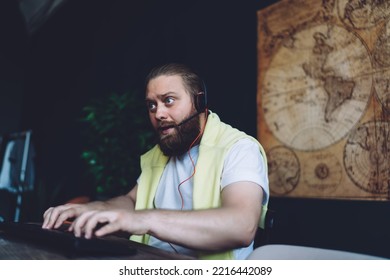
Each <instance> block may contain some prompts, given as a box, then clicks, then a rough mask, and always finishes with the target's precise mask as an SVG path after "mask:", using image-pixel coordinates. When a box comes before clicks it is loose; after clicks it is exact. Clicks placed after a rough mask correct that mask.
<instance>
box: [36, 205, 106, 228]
mask: <svg viewBox="0 0 390 280" xmlns="http://www.w3.org/2000/svg"><path fill="white" fill-rule="evenodd" d="M94 209H98V205H97V203H87V204H73V203H69V204H64V205H60V206H57V207H50V208H49V209H47V210H46V211H45V213H44V214H43V223H42V228H48V229H51V228H59V227H60V226H61V225H62V224H63V223H64V222H65V221H66V220H68V219H72V218H77V217H78V216H80V215H81V214H82V213H84V212H87V211H91V210H94Z"/></svg>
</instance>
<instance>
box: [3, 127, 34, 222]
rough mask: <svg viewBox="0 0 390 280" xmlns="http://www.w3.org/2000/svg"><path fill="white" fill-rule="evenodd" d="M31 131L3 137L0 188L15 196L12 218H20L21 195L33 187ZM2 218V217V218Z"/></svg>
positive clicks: (16, 220)
mask: <svg viewBox="0 0 390 280" xmlns="http://www.w3.org/2000/svg"><path fill="white" fill-rule="evenodd" d="M31 134H32V131H31V130H28V131H23V132H20V133H13V134H10V135H7V136H6V137H3V138H2V139H3V141H4V145H2V146H5V149H4V152H3V161H2V166H1V170H0V190H5V191H7V192H9V193H11V194H14V195H15V196H16V206H15V212H14V214H13V220H14V221H15V222H18V221H19V220H20V212H21V208H22V199H23V195H24V193H26V192H31V191H33V189H34V174H35V170H34V162H33V157H34V150H33V146H32V143H31ZM3 219H4V218H3Z"/></svg>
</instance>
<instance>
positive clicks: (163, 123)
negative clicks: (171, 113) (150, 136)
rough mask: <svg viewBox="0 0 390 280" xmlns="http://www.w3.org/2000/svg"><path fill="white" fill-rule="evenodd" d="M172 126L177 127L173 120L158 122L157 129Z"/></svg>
mask: <svg viewBox="0 0 390 280" xmlns="http://www.w3.org/2000/svg"><path fill="white" fill-rule="evenodd" d="M173 127H177V123H175V122H161V123H159V124H158V126H157V130H160V131H161V130H164V129H169V128H173Z"/></svg>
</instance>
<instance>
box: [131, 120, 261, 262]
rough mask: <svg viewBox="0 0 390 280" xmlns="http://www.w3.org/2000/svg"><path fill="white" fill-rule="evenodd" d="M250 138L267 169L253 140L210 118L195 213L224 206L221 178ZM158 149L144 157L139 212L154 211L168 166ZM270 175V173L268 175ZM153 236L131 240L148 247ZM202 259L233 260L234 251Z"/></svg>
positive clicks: (196, 182)
mask: <svg viewBox="0 0 390 280" xmlns="http://www.w3.org/2000/svg"><path fill="white" fill-rule="evenodd" d="M243 138H249V139H252V140H253V141H255V142H256V143H258V145H259V149H260V152H261V153H262V155H263V158H264V166H265V168H267V159H266V154H265V152H264V149H263V148H262V146H261V145H260V143H259V142H258V141H257V140H256V139H255V138H253V137H251V136H249V135H247V134H245V133H244V132H242V131H239V130H238V129H235V128H233V127H231V126H230V125H228V124H225V123H223V122H221V121H220V119H219V117H218V116H217V114H215V113H210V114H209V116H208V118H207V123H206V127H205V131H204V133H203V136H202V139H201V142H200V145H199V156H198V160H197V163H196V172H195V175H194V186H193V209H194V210H200V209H210V208H217V207H220V206H221V174H222V169H223V165H224V159H225V157H226V154H227V152H228V151H229V150H230V149H231V148H232V146H233V145H234V144H235V143H236V142H237V141H238V140H240V139H243ZM168 159H169V158H168V157H166V156H165V155H164V154H163V153H162V152H161V150H160V148H159V147H158V145H156V146H155V147H153V148H152V149H151V150H149V151H148V152H147V153H145V154H144V155H142V156H141V176H140V178H139V180H138V189H137V200H136V205H135V209H136V210H144V209H153V208H154V203H153V202H154V198H155V195H156V191H157V186H158V183H159V181H160V178H161V176H162V173H163V171H164V168H165V165H166V164H167V162H168ZM266 174H267V173H266ZM266 211H267V205H263V209H262V215H261V219H260V221H259V226H260V227H262V228H263V227H264V217H265V214H266ZM149 237H150V236H149V235H147V234H146V235H142V236H136V235H133V236H132V237H131V239H132V240H134V241H137V242H141V243H144V244H148V242H149ZM199 257H200V258H202V259H233V252H232V250H229V251H226V252H219V253H210V252H199Z"/></svg>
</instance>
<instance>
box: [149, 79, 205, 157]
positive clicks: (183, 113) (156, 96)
mask: <svg viewBox="0 0 390 280" xmlns="http://www.w3.org/2000/svg"><path fill="white" fill-rule="evenodd" d="M146 104H147V106H148V110H149V118H150V121H151V123H152V125H153V127H154V129H155V130H156V133H157V136H158V141H159V145H160V148H161V150H162V152H163V153H164V154H165V155H167V156H179V155H182V154H184V153H185V152H186V151H187V150H188V149H189V148H190V145H191V144H192V142H193V141H194V140H195V138H196V137H197V136H198V134H199V132H200V124H199V116H198V117H195V118H193V119H191V120H189V121H188V122H186V123H184V124H182V125H179V126H177V125H178V124H180V123H181V122H182V121H183V120H185V119H187V118H188V117H190V116H192V115H193V114H195V113H196V110H195V108H194V106H193V102H192V99H191V96H190V94H189V93H188V92H187V91H186V89H185V87H184V85H183V81H182V78H181V77H180V76H178V75H174V76H165V75H163V76H159V77H156V78H154V79H152V80H150V81H149V83H148V86H147V88H146Z"/></svg>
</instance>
